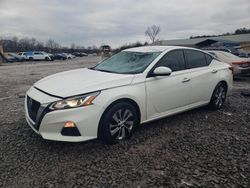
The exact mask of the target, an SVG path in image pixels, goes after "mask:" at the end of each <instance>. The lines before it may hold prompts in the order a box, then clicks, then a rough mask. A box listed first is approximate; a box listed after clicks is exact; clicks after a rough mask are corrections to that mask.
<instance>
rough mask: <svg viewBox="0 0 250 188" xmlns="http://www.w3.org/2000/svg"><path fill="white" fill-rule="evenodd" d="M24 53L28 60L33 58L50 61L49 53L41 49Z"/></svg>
mask: <svg viewBox="0 0 250 188" xmlns="http://www.w3.org/2000/svg"><path fill="white" fill-rule="evenodd" d="M25 54H26V59H27V60H29V61H33V60H45V61H51V58H50V55H49V54H48V53H46V52H43V51H31V52H25Z"/></svg>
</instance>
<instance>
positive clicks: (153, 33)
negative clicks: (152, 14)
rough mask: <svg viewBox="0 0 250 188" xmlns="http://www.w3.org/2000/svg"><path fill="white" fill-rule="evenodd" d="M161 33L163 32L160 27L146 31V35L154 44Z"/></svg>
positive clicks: (153, 27) (153, 26) (152, 27)
mask: <svg viewBox="0 0 250 188" xmlns="http://www.w3.org/2000/svg"><path fill="white" fill-rule="evenodd" d="M160 31H161V28H160V26H156V25H152V26H151V27H148V28H147V30H146V31H145V35H147V36H148V37H149V38H150V40H151V41H152V43H154V42H155V39H156V37H157V35H158V34H159V33H160Z"/></svg>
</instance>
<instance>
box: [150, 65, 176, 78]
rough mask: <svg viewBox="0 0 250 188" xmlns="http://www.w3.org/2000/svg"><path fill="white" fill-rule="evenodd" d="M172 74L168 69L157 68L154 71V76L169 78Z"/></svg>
mask: <svg viewBox="0 0 250 188" xmlns="http://www.w3.org/2000/svg"><path fill="white" fill-rule="evenodd" d="M171 73H172V70H171V69H170V68H168V67H163V66H161V67H157V68H156V69H155V70H154V71H153V75H154V76H169V75H170V74H171Z"/></svg>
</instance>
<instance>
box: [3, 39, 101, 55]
mask: <svg viewBox="0 0 250 188" xmlns="http://www.w3.org/2000/svg"><path fill="white" fill-rule="evenodd" d="M0 45H1V46H2V47H3V49H4V51H5V52H26V51H46V52H49V53H62V52H66V53H73V52H84V53H99V52H100V48H98V47H96V46H94V45H93V46H89V47H84V46H77V45H75V44H74V43H72V44H71V47H65V46H62V45H60V44H59V43H57V42H55V41H54V40H52V39H49V40H48V41H47V42H40V41H38V40H37V39H35V38H28V37H25V38H20V39H19V38H18V37H12V38H4V37H1V38H0Z"/></svg>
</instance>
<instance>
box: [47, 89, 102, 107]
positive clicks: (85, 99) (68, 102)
mask: <svg viewBox="0 0 250 188" xmlns="http://www.w3.org/2000/svg"><path fill="white" fill-rule="evenodd" d="M99 94H100V92H95V93H90V94H87V95H82V96H76V97H72V98H68V99H65V100H61V101H57V102H54V103H52V104H51V105H50V107H49V108H50V109H51V110H60V109H68V108H77V107H81V106H88V105H91V104H93V103H92V102H93V100H94V99H95V98H96V97H97V96H98V95H99Z"/></svg>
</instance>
